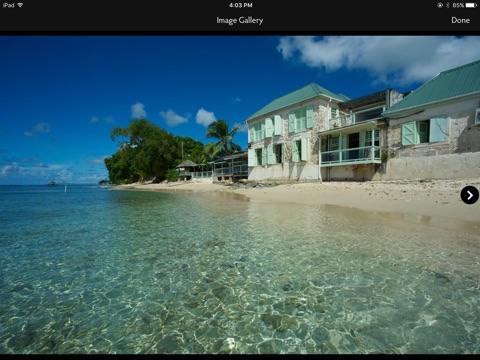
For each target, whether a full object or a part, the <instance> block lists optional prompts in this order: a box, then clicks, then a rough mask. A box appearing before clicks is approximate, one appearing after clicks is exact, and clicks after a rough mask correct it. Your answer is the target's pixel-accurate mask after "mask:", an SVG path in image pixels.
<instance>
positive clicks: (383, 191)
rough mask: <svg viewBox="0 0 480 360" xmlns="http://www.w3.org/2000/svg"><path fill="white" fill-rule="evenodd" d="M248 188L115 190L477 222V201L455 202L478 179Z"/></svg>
mask: <svg viewBox="0 0 480 360" xmlns="http://www.w3.org/2000/svg"><path fill="white" fill-rule="evenodd" d="M253 185H254V186H252V184H249V183H248V182H247V183H246V185H238V184H223V183H215V184H210V183H200V182H190V181H187V182H175V183H163V184H152V183H135V184H129V185H119V186H117V187H116V189H118V190H122V189H132V190H150V191H187V192H210V191H223V192H233V193H236V194H241V195H244V196H246V198H248V200H249V201H261V202H269V203H278V202H283V203H292V202H293V203H300V204H309V205H312V204H329V205H337V206H345V207H350V208H357V209H361V210H366V211H375V212H379V213H400V214H404V215H408V214H410V215H416V216H424V217H436V218H444V219H445V220H455V221H460V222H474V223H475V222H478V223H479V228H480V201H478V202H476V203H475V204H471V205H468V204H465V203H464V202H463V201H462V199H461V197H460V192H461V190H462V189H463V188H464V187H465V186H467V185H471V186H475V187H476V188H477V189H480V178H478V179H461V180H397V181H375V182H373V181H372V182H305V183H286V184H275V185H273V186H272V185H270V186H269V184H268V183H266V184H262V183H259V184H253ZM255 185H256V186H255Z"/></svg>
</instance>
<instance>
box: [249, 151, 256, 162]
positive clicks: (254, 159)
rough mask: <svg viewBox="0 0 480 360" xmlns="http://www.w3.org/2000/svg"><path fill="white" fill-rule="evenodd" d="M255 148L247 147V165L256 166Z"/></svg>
mask: <svg viewBox="0 0 480 360" xmlns="http://www.w3.org/2000/svg"><path fill="white" fill-rule="evenodd" d="M256 165H257V162H256V158H255V150H254V149H248V166H256Z"/></svg>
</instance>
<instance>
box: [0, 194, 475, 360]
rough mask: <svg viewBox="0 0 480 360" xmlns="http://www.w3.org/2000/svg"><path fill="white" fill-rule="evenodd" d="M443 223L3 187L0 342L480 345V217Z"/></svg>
mask: <svg viewBox="0 0 480 360" xmlns="http://www.w3.org/2000/svg"><path fill="white" fill-rule="evenodd" d="M442 221H443V220H442V219H432V218H427V217H415V216H414V217H409V216H404V217H402V216H398V215H393V214H381V213H369V212H363V211H359V210H355V209H352V208H340V207H334V206H320V205H319V206H310V205H295V204H269V203H255V202H248V201H245V199H241V198H240V197H238V196H234V195H233V194H229V193H195V194H188V193H164V192H151V191H115V190H109V189H104V188H100V187H98V186H95V185H93V186H69V187H68V189H67V192H66V193H65V191H64V188H63V186H59V187H48V186H0V247H1V257H0V265H1V266H0V320H1V327H0V353H3V354H9V353H14V354H23V353H47V354H54V353H62V354H67V353H128V354H132V353H135V354H138V353H141V354H150V353H165V354H167V353H168V354H170V353H188V354H205V353H247V354H258V353H261V354H266V353H348V354H352V353H355V354H356V353H364V354H370V353H434V354H441V353H450V354H451V353H455V354H456V353H467V354H478V353H480V283H479V279H480V233H479V232H478V231H477V230H478V228H479V227H480V223H479V224H472V223H470V224H450V223H447V222H445V223H443V225H444V226H440V225H441V224H442ZM439 224H440V225H439Z"/></svg>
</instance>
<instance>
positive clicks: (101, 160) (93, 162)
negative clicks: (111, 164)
mask: <svg viewBox="0 0 480 360" xmlns="http://www.w3.org/2000/svg"><path fill="white" fill-rule="evenodd" d="M107 157H108V156H107V155H105V156H102V157H100V158H97V159H90V160H88V163H89V164H90V165H105V159H106V158H107Z"/></svg>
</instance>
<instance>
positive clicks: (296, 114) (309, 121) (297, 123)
mask: <svg viewBox="0 0 480 360" xmlns="http://www.w3.org/2000/svg"><path fill="white" fill-rule="evenodd" d="M312 127H313V105H308V106H305V107H303V108H300V109H297V110H295V111H292V112H291V113H290V114H288V132H297V131H303V130H307V129H311V128H312Z"/></svg>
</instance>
